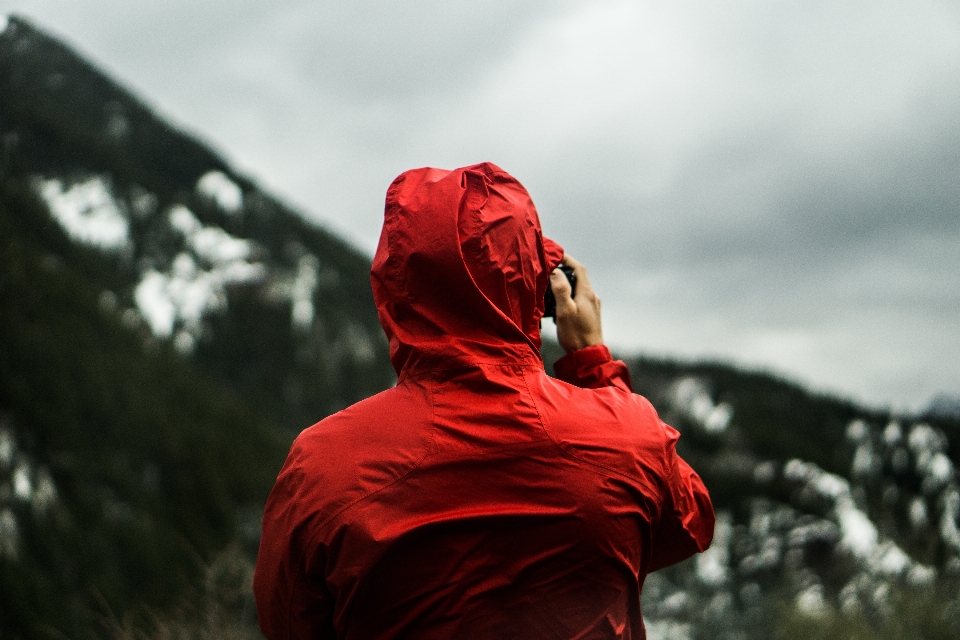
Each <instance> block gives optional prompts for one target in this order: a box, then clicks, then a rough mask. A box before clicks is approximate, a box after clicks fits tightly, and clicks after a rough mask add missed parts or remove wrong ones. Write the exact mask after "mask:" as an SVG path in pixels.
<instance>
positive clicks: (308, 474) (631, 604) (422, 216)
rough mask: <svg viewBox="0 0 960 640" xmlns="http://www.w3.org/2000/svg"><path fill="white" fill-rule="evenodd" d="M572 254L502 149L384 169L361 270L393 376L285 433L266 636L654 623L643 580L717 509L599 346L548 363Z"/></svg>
mask: <svg viewBox="0 0 960 640" xmlns="http://www.w3.org/2000/svg"><path fill="white" fill-rule="evenodd" d="M562 256H563V251H562V249H561V248H560V247H559V246H558V245H556V244H555V243H553V242H551V241H549V240H547V239H545V238H544V237H543V235H542V233H541V230H540V223H539V220H538V217H537V213H536V209H535V208H534V205H533V203H532V201H531V200H530V197H529V195H528V194H527V192H526V190H525V189H524V188H523V187H522V186H521V185H520V183H519V182H517V181H516V180H515V179H514V178H512V177H511V176H510V175H508V174H507V173H505V172H504V171H502V170H501V169H499V168H498V167H496V166H494V165H492V164H480V165H475V166H472V167H466V168H462V169H457V170H454V171H443V170H439V169H417V170H413V171H408V172H406V173H404V174H402V175H401V176H400V177H398V178H397V179H396V180H395V181H394V183H393V184H392V185H391V186H390V189H389V191H388V193H387V202H386V210H385V220H384V228H383V234H382V235H381V238H380V245H379V247H378V249H377V253H376V256H375V258H374V262H373V268H372V271H371V281H372V285H373V290H374V297H375V300H376V303H377V308H378V312H379V315H380V322H381V324H382V325H383V328H384V331H385V332H386V334H387V337H388V339H389V341H390V353H391V360H392V362H393V365H394V367H395V368H396V370H397V373H398V377H399V380H398V383H397V386H396V387H395V388H393V389H389V390H387V391H384V392H382V393H380V394H377V395H376V396H374V397H372V398H368V399H367V400H364V401H362V402H359V403H357V404H355V405H353V406H352V407H349V408H348V409H345V410H343V411H341V412H339V413H337V414H335V415H333V416H330V417H328V418H326V419H324V420H322V421H321V422H319V423H317V424H316V425H314V426H312V427H310V428H308V429H306V430H304V431H303V432H302V433H301V434H300V436H299V437H298V438H297V439H296V441H295V442H294V444H293V446H292V448H291V451H290V454H289V456H288V458H287V461H286V463H285V464H284V466H283V469H282V470H281V472H280V475H279V477H278V478H277V483H276V485H275V487H274V489H273V492H272V493H271V495H270V498H269V499H268V502H267V507H266V511H265V513H264V520H263V536H262V539H261V544H260V553H259V556H258V560H257V568H256V575H255V578H254V588H255V592H256V598H257V607H258V613H259V617H260V625H261V629H262V630H263V632H264V634H265V635H266V637H267V638H268V639H269V640H280V639H284V640H286V639H291V638H297V639H301V638H304V639H305V638H345V639H365V640H368V639H378V638H418V639H429V638H437V639H440V638H490V639H493V638H497V639H499V638H544V639H549V638H557V639H560V638H624V639H626V638H644V637H645V634H644V629H643V620H642V616H641V613H640V590H641V587H642V584H643V580H644V576H645V575H646V574H647V573H648V572H649V571H652V570H655V569H658V568H661V567H664V566H667V565H669V564H673V563H675V562H678V561H680V560H683V559H684V558H686V557H689V556H690V555H692V554H693V553H695V552H697V551H702V550H703V549H705V548H706V547H707V546H708V545H709V543H710V540H711V538H712V535H713V522H714V520H713V509H712V506H711V504H710V499H709V496H708V494H707V491H706V489H705V488H704V486H703V484H702V483H701V481H700V479H699V477H698V476H697V475H696V474H695V473H694V472H693V471H692V470H691V469H690V467H689V466H687V465H686V463H685V462H683V460H681V459H680V458H679V457H678V456H677V454H676V451H675V445H676V441H677V438H678V437H679V434H678V433H677V432H676V431H675V430H673V429H672V428H670V427H669V426H667V425H665V424H664V423H663V422H661V421H660V419H659V418H658V417H657V414H656V412H655V411H654V409H653V407H652V406H651V405H650V403H649V402H647V401H646V400H645V399H644V398H642V397H641V396H638V395H635V394H633V393H631V391H630V381H629V374H628V373H627V371H626V367H625V366H624V365H623V363H618V362H614V361H612V359H611V358H610V353H609V351H608V350H607V349H606V347H602V346H598V347H590V348H588V349H584V350H581V351H578V352H574V353H573V354H570V355H569V356H567V357H566V358H564V359H562V360H561V361H560V362H558V363H557V367H558V369H557V370H558V373H559V375H560V376H561V378H563V380H557V379H554V378H551V377H549V376H547V375H546V373H545V371H544V368H543V363H542V361H541V360H540V356H539V346H540V331H539V320H540V316H541V315H542V313H543V308H542V305H543V302H542V301H543V294H544V291H545V289H546V286H547V279H548V275H549V273H550V271H551V270H552V269H553V268H554V267H555V266H556V265H557V264H558V263H559V262H560V260H561V258H562ZM564 380H565V381H564Z"/></svg>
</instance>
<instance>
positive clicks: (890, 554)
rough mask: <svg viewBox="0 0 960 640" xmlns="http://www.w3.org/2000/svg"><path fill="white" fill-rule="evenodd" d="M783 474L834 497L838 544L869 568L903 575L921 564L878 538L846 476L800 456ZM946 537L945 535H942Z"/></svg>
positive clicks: (878, 571)
mask: <svg viewBox="0 0 960 640" xmlns="http://www.w3.org/2000/svg"><path fill="white" fill-rule="evenodd" d="M784 476H785V477H787V478H788V479H790V480H794V481H797V482H803V483H805V484H806V485H807V486H808V487H810V488H812V489H813V490H814V491H816V492H817V493H819V494H820V495H821V496H823V497H825V498H827V499H829V500H832V501H833V514H834V517H835V518H836V521H837V524H838V525H839V526H840V545H841V546H842V547H844V548H846V549H847V550H849V551H850V552H851V553H852V554H853V555H855V556H856V557H858V558H860V559H861V560H863V561H865V562H866V565H867V567H868V568H869V569H871V570H872V571H874V572H876V573H879V574H885V575H902V574H903V573H904V572H907V571H911V570H912V569H913V567H916V566H923V565H918V564H915V563H914V562H913V561H912V560H911V559H910V556H908V555H907V554H906V553H905V552H904V551H903V550H902V549H901V548H900V547H898V546H897V545H896V544H895V543H893V542H891V541H882V542H881V541H880V534H879V532H878V531H877V527H876V525H874V524H873V522H872V521H871V520H870V518H869V516H867V514H866V513H864V512H863V511H861V510H860V509H858V508H857V506H856V504H855V503H854V500H853V496H852V494H851V492H850V484H849V483H848V482H847V481H846V480H845V479H843V478H841V477H840V476H837V475H834V474H832V473H827V472H826V471H824V470H823V469H821V468H820V467H818V466H817V465H815V464H813V463H812V462H803V461H800V460H791V461H789V462H788V463H787V464H786V465H785V467H784ZM957 508H958V510H960V495H958V496H957ZM945 512H946V509H945ZM944 522H946V519H945V520H944ZM954 525H955V522H954ZM946 526H947V525H944V527H946ZM954 528H955V526H954ZM946 537H947V536H946V535H945V536H944V538H945V539H946Z"/></svg>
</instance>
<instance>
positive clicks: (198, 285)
mask: <svg viewBox="0 0 960 640" xmlns="http://www.w3.org/2000/svg"><path fill="white" fill-rule="evenodd" d="M168 220H169V222H170V226H171V227H172V228H173V229H175V230H176V231H179V232H180V234H181V235H183V237H184V239H185V240H186V243H187V247H188V248H189V249H191V251H190V252H187V251H184V252H181V253H180V254H178V255H177V257H176V258H175V259H174V261H173V264H172V265H171V267H170V272H169V273H163V272H160V271H157V270H155V269H149V270H147V271H146V272H144V274H143V276H142V277H141V279H140V283H139V284H138V285H137V288H136V290H135V291H134V300H135V301H136V303H137V308H138V309H139V310H140V314H141V315H142V316H143V317H144V319H145V320H146V321H147V324H149V325H150V329H151V331H152V332H153V334H154V335H156V336H158V337H161V338H169V337H170V336H172V335H173V333H174V329H175V327H176V325H177V323H178V322H180V323H181V324H182V325H183V326H184V330H183V331H181V332H179V333H178V334H177V336H176V339H175V340H174V346H175V347H176V348H177V350H178V351H180V352H182V353H189V352H190V351H192V350H193V346H194V343H195V340H196V336H195V334H196V333H198V332H199V327H200V321H201V320H202V319H203V316H204V314H205V313H207V312H209V311H216V310H220V309H224V308H225V307H226V303H227V294H226V287H227V286H228V285H231V284H241V283H249V282H256V281H259V280H261V279H262V278H263V277H264V275H265V274H266V268H265V267H264V266H263V265H262V264H258V263H250V262H248V261H247V258H249V257H250V254H251V253H252V252H253V244H252V243H251V242H250V241H249V240H242V239H240V238H234V237H233V236H231V235H230V234H229V233H227V232H226V231H224V230H223V229H221V228H220V227H214V226H204V225H203V224H201V223H200V221H199V220H198V219H197V218H196V216H194V215H193V212H192V211H190V210H189V209H188V208H186V207H184V206H182V205H177V206H175V207H173V208H172V209H171V210H170V213H169V215H168ZM198 260H199V261H201V262H203V263H206V264H209V265H211V266H210V267H209V268H206V269H204V268H202V267H201V265H199V264H198Z"/></svg>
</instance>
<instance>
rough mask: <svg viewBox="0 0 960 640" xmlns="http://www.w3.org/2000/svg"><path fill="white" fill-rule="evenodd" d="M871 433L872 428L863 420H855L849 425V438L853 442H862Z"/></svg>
mask: <svg viewBox="0 0 960 640" xmlns="http://www.w3.org/2000/svg"><path fill="white" fill-rule="evenodd" d="M869 435H870V428H869V427H867V424H866V423H865V422H864V421H863V420H854V421H853V422H851V423H850V424H849V425H847V439H848V440H850V441H852V442H862V441H863V440H865V439H866V438H867V436H869Z"/></svg>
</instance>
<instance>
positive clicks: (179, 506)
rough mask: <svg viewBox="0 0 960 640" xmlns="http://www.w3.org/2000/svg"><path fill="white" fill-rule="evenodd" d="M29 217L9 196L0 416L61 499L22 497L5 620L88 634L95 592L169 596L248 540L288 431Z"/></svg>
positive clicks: (0, 269) (21, 628)
mask: <svg viewBox="0 0 960 640" xmlns="http://www.w3.org/2000/svg"><path fill="white" fill-rule="evenodd" d="M22 215H23V211H15V210H13V209H11V208H10V207H9V206H7V204H6V199H0V237H2V238H3V240H2V242H0V299H2V300H3V306H2V307H0V415H2V416H3V417H4V424H5V425H6V427H7V428H8V429H12V432H13V434H14V437H15V441H16V444H17V446H18V451H19V455H21V456H22V457H23V459H24V460H29V461H30V462H31V463H32V465H33V466H34V467H35V468H37V469H43V470H45V472H46V473H49V475H50V476H51V477H52V481H53V485H54V487H55V488H56V499H55V501H54V503H53V504H52V506H51V507H50V508H49V509H46V510H42V509H39V508H36V507H35V505H32V504H31V503H30V502H29V501H27V500H19V501H17V500H14V502H13V503H12V505H11V507H10V508H11V511H12V512H13V513H14V514H15V516H16V522H17V524H18V529H19V535H18V541H19V548H18V553H17V554H16V558H10V557H5V558H2V559H0V569H2V570H0V601H2V602H3V603H4V606H3V607H2V609H0V629H3V630H4V632H5V633H7V634H11V636H12V637H15V636H17V635H20V634H22V635H24V636H26V637H38V636H40V635H42V634H44V633H45V632H44V631H43V629H45V628H48V627H49V628H54V629H58V630H60V631H62V632H65V633H68V634H71V635H76V634H78V633H79V632H80V631H81V630H82V629H84V628H87V622H88V621H86V620H85V616H84V612H85V611H86V610H87V609H88V607H89V604H90V603H89V600H90V598H92V597H93V596H94V594H97V595H98V597H101V598H102V599H103V600H104V601H105V602H107V603H108V604H109V605H110V606H111V607H113V608H114V609H117V610H124V609H126V608H127V607H129V606H131V605H132V604H133V603H135V602H153V603H163V602H166V601H169V600H170V599H171V598H172V597H173V596H174V595H175V594H177V593H178V592H179V591H180V590H181V588H182V586H183V584H184V581H185V580H186V579H187V578H188V577H189V576H190V575H191V574H192V573H193V572H194V571H195V565H196V558H197V557H198V556H199V557H201V558H203V557H209V555H210V554H211V553H212V552H213V551H215V550H216V549H218V548H220V547H222V546H223V545H224V544H226V543H227V542H228V541H229V540H231V539H235V538H237V537H238V536H240V535H241V530H242V528H243V527H244V526H249V524H250V523H245V522H240V521H238V520H239V518H240V516H241V515H242V514H244V513H246V512H249V511H251V510H250V509H246V511H245V508H247V507H248V506H249V505H253V508H252V512H253V513H256V511H257V508H258V506H259V505H261V504H262V502H263V500H264V499H265V497H266V492H267V491H268V490H269V487H270V486H271V483H272V481H273V478H274V477H275V476H276V472H277V470H278V469H279V466H280V463H281V462H282V459H283V456H284V454H285V452H286V447H287V444H288V438H287V437H285V436H281V435H280V434H279V432H277V431H276V430H275V429H274V428H273V427H271V426H270V425H269V423H267V422H265V421H264V420H263V419H262V418H261V417H258V416H257V415H256V414H254V413H253V412H251V410H250V409H249V408H247V407H246V406H244V405H243V404H241V403H240V402H238V401H237V400H236V398H234V397H233V396H232V395H231V394H230V393H228V392H225V391H224V390H223V389H222V388H221V387H219V386H218V385H216V384H213V383H211V382H210V381H209V380H207V379H205V378H204V377H203V376H201V375H199V374H198V373H197V372H196V371H195V370H194V369H193V368H192V367H191V366H189V364H188V363H186V362H184V361H183V359H182V358H181V357H180V356H179V355H178V354H176V353H174V352H173V351H172V350H171V349H170V348H168V347H166V346H164V345H162V344H159V343H156V342H151V341H145V340H144V338H143V336H142V335H140V334H139V333H138V332H137V331H135V330H134V331H131V330H130V329H127V328H126V327H124V326H123V325H122V324H121V322H120V319H119V317H118V315H117V314H116V313H111V312H109V311H106V310H104V309H102V308H101V307H100V305H99V302H98V300H99V292H100V290H99V288H98V287H96V286H95V285H94V284H93V283H91V282H90V281H89V280H87V279H86V278H84V277H82V276H80V275H78V274H77V273H76V272H75V270H74V269H73V268H72V267H71V265H70V264H68V263H67V262H66V261H65V260H64V259H63V258H61V257H58V256H56V255H55V254H52V253H49V252H48V250H47V249H46V248H45V247H43V246H40V245H37V244H34V243H32V242H31V241H30V240H29V239H25V238H24V237H23V235H21V234H17V233H14V231H15V230H16V228H17V226H18V224H20V223H22V220H18V217H19V216H22ZM24 235H26V234H24ZM52 244H54V245H55V244H56V243H52ZM90 251H91V252H92V250H90ZM87 258H88V259H90V261H91V262H95V255H94V256H93V257H91V256H87ZM254 525H255V523H254Z"/></svg>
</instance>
